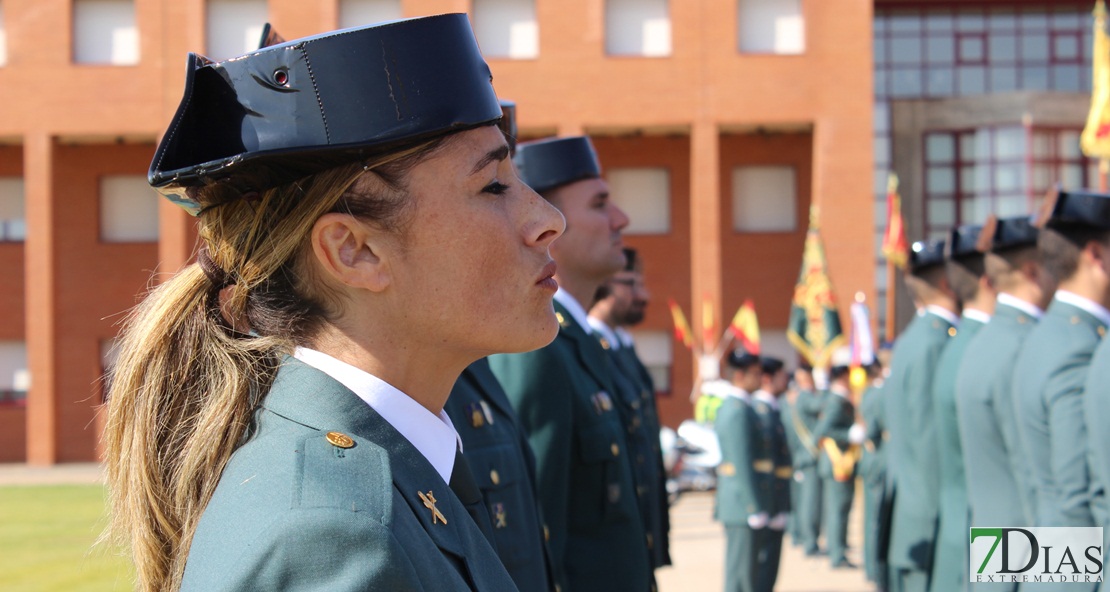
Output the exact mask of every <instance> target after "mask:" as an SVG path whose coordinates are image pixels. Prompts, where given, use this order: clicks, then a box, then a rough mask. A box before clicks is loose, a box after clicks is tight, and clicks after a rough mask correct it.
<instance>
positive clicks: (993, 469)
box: [956, 216, 1055, 592]
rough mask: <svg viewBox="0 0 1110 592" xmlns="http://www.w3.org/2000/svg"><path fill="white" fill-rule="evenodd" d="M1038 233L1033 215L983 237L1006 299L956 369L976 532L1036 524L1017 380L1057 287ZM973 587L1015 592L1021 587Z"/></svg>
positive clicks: (989, 268)
mask: <svg viewBox="0 0 1110 592" xmlns="http://www.w3.org/2000/svg"><path fill="white" fill-rule="evenodd" d="M1037 234H1038V231H1037V228H1036V227H1034V226H1033V225H1032V223H1031V221H1030V219H1029V217H1028V216H1019V217H1014V218H1002V219H995V218H994V217H993V216H992V217H991V218H989V219H988V220H987V222H986V224H985V225H984V228H983V231H982V233H981V234H980V237H979V238H980V240H979V248H980V249H981V250H983V251H986V254H985V255H984V268H985V270H986V273H987V276H988V277H989V278H990V282H991V284H992V285H993V286H994V289H995V290H996V291H997V293H998V297H997V299H996V302H995V307H994V312H993V315H992V316H991V319H990V321H989V322H988V323H987V324H986V325H985V326H984V327H983V328H982V329H981V330H980V331H979V332H978V333H977V334H976V335H975V337H974V338H973V339H972V340H971V342H970V343H968V345H967V351H966V352H965V354H964V359H963V362H961V363H960V366H959V368H958V370H957V371H956V413H957V417H958V420H959V429H960V442H961V444H962V451H963V458H964V466H965V471H966V477H967V493H968V502H969V505H970V510H971V525H972V526H1032V525H1034V522H1033V517H1032V514H1031V512H1030V511H1029V509H1030V508H1029V506H1027V504H1028V503H1029V500H1028V498H1029V494H1028V493H1027V487H1026V486H1025V485H1026V484H1027V482H1028V478H1027V475H1028V471H1029V465H1028V461H1027V459H1025V456H1024V454H1025V453H1024V452H1023V451H1022V450H1021V443H1020V442H1019V441H1018V439H1017V419H1016V418H1015V417H1014V399H1013V376H1014V364H1015V361H1016V358H1017V354H1018V350H1019V348H1020V347H1021V345H1022V343H1023V342H1024V341H1025V340H1026V337H1027V336H1028V334H1029V331H1030V330H1032V329H1033V327H1034V326H1036V324H1037V322H1038V321H1039V320H1040V318H1041V317H1042V316H1043V315H1044V307H1045V306H1046V305H1047V304H1048V300H1049V299H1050V298H1051V297H1052V291H1053V290H1054V289H1055V288H1054V282H1053V281H1052V279H1051V277H1050V276H1049V275H1048V274H1047V273H1045V271H1044V269H1043V268H1042V267H1041V263H1040V254H1039V253H1038V252H1037ZM965 532H966V531H965ZM966 541H967V539H966V538H964V539H963V542H964V544H965V545H966V544H967V543H966ZM971 588H972V589H976V590H978V589H987V588H989V589H990V590H1001V591H1003V592H1010V591H1012V590H1014V589H1016V588H1017V584H1016V583H989V584H987V583H984V584H974V585H972V586H971Z"/></svg>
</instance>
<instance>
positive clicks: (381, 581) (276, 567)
mask: <svg viewBox="0 0 1110 592" xmlns="http://www.w3.org/2000/svg"><path fill="white" fill-rule="evenodd" d="M340 436H342V437H340ZM244 438H245V442H244V443H243V445H242V446H240V447H239V448H238V449H237V450H236V451H235V453H234V454H232V456H231V460H230V461H229V462H228V464H227V467H225V469H224V472H223V475H222V476H221V477H220V483H219V485H218V486H217V487H216V491H215V493H214V494H213V495H212V499H211V501H209V503H208V506H207V507H206V508H205V511H204V515H203V516H201V519H200V522H199V524H198V525H197V530H196V534H195V535H194V537H193V541H192V546H191V547H190V550H189V557H188V560H187V563H186V566H185V576H184V580H183V582H182V586H181V589H182V590H183V591H190V592H191V591H196V592H219V591H223V590H227V591H232V590H288V591H309V590H328V591H342V590H350V591H351V592H355V591H365V590H426V591H429V592H431V591H433V590H435V591H440V590H456V591H459V592H464V591H469V590H488V591H490V592H499V591H501V590H515V589H516V586H515V584H514V583H513V580H512V578H510V577H509V574H508V572H506V571H505V568H504V566H502V564H501V560H500V559H499V558H498V557H497V554H496V552H495V551H494V549H493V547H491V546H490V544H489V542H488V541H487V539H486V537H485V535H484V534H483V533H482V532H481V530H479V528H478V526H477V525H476V524H475V522H474V520H473V519H472V518H471V517H470V515H469V514H468V513H467V510H466V508H464V507H463V505H462V503H460V502H459V499H458V498H457V497H456V496H455V495H454V494H453V493H452V491H451V489H450V488H449V487H448V485H447V483H445V482H444V481H443V478H442V477H441V476H440V475H439V473H437V472H436V470H435V469H434V468H433V467H432V465H431V464H430V463H429V462H428V460H427V459H426V458H425V457H424V456H423V455H422V454H421V453H420V452H419V451H418V450H417V449H416V447H415V446H413V445H412V444H411V443H410V442H409V441H408V440H406V439H405V438H404V437H403V436H401V434H400V433H399V432H398V431H397V430H396V429H394V427H393V426H392V425H390V424H389V423H388V422H387V421H385V419H383V418H382V416H380V415H378V413H377V412H376V411H374V410H373V409H372V408H371V407H370V406H369V405H368V404H366V402H364V401H363V400H362V399H360V398H359V397H358V396H357V395H355V394H354V393H352V392H351V391H350V390H348V389H347V388H346V387H344V386H343V385H342V384H340V383H339V382H338V381H336V380H334V379H333V378H331V377H330V376H328V375H327V374H325V373H323V372H321V371H319V370H317V369H315V368H312V367H310V366H309V365H307V364H305V363H303V362H300V361H299V360H295V359H293V358H287V359H286V360H285V361H284V362H283V364H282V367H281V369H280V370H279V371H278V375H277V379H276V380H275V381H274V384H273V386H272V387H271V389H270V392H269V393H268V394H267V395H266V397H265V398H264V399H263V401H262V405H261V407H260V408H259V409H258V411H257V412H256V413H255V414H254V418H253V420H252V421H251V423H250V425H249V426H248V429H247V431H246V433H245V434H244ZM456 468H457V467H456ZM422 496H423V497H422ZM433 498H434V501H433Z"/></svg>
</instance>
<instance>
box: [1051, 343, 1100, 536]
mask: <svg viewBox="0 0 1110 592" xmlns="http://www.w3.org/2000/svg"><path fill="white" fill-rule="evenodd" d="M1089 364H1090V355H1089V354H1088V355H1085V356H1075V357H1073V358H1072V359H1070V360H1068V362H1067V363H1066V364H1065V365H1064V366H1062V367H1061V368H1059V369H1058V370H1056V371H1055V372H1053V374H1052V375H1051V376H1050V377H1049V379H1048V382H1047V383H1046V385H1045V389H1046V392H1045V403H1046V405H1047V407H1048V422H1049V424H1048V435H1049V451H1050V454H1051V456H1050V457H1049V458H1050V459H1051V462H1050V463H1049V466H1050V467H1051V469H1052V481H1053V484H1054V485H1056V488H1057V491H1058V492H1059V504H1060V515H1061V516H1063V517H1064V521H1065V523H1064V524H1062V525H1060V526H1090V525H1092V524H1093V523H1094V522H1093V520H1094V519H1093V518H1092V516H1091V499H1090V484H1091V480H1090V474H1089V471H1088V469H1087V420H1086V418H1085V417H1084V416H1083V385H1084V381H1085V380H1086V378H1087V370H1088V369H1089V368H1090V366H1089ZM1054 526H1055V525H1054Z"/></svg>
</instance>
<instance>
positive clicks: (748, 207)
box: [732, 166, 798, 232]
mask: <svg viewBox="0 0 1110 592" xmlns="http://www.w3.org/2000/svg"><path fill="white" fill-rule="evenodd" d="M794 177H795V174H794V167H789V166H744V167H736V168H734V169H732V229H733V230H735V231H736V232H791V231H793V230H795V229H796V228H797V226H798V216H797V210H798V194H797V193H798V192H797V189H796V184H795V180H794Z"/></svg>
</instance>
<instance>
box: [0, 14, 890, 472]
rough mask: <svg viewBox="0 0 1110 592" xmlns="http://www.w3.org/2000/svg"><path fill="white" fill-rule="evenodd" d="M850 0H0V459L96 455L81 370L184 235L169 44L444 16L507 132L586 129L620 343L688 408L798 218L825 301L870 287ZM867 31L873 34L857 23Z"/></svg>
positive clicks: (868, 147) (867, 133) (788, 248)
mask: <svg viewBox="0 0 1110 592" xmlns="http://www.w3.org/2000/svg"><path fill="white" fill-rule="evenodd" d="M875 10H876V7H875V5H874V4H873V2H872V0H837V1H836V2H829V1H817V0H689V1H676V0H268V1H267V0H174V1H169V0H0V105H3V106H4V107H3V108H2V109H0V274H2V277H3V278H4V279H5V281H3V282H0V461H4V462H23V461H26V462H29V463H32V464H37V465H45V464H53V463H58V462H73V461H89V460H95V459H96V458H98V455H99V444H98V442H99V435H100V431H101V419H100V417H99V415H98V411H97V409H98V406H99V405H100V404H101V403H102V402H103V388H102V387H103V385H102V381H103V375H104V369H105V367H106V366H108V365H109V364H110V363H111V357H112V342H113V339H114V337H115V335H116V334H117V332H118V330H119V326H120V323H121V322H122V321H123V320H124V319H125V318H126V313H127V310H128V309H129V308H130V307H132V306H133V305H134V304H135V303H136V302H137V301H138V299H140V298H141V297H142V295H143V294H144V293H145V291H146V290H147V289H148V288H149V287H150V286H151V285H153V284H155V283H156V282H158V281H159V278H160V277H165V276H166V274H171V273H173V272H174V271H176V270H178V269H180V268H181V267H182V266H183V265H185V264H187V263H188V262H189V260H190V257H191V254H192V253H193V249H194V243H195V236H196V232H195V228H194V224H193V220H192V219H191V218H189V217H188V216H185V215H184V214H183V213H182V212H181V211H179V210H178V209H177V208H175V207H174V206H172V205H170V204H168V203H163V202H162V201H161V200H159V199H158V198H157V197H156V196H155V194H154V193H153V192H152V191H151V190H150V189H149V188H148V187H146V186H145V174H146V170H147V167H148V165H149V161H150V158H151V156H152V155H153V151H154V146H155V143H156V141H157V139H158V134H159V133H161V131H162V130H163V129H164V127H165V125H166V123H167V122H168V121H169V119H170V118H171V116H172V114H173V112H174V110H175V108H176V106H177V103H178V100H179V99H180V96H181V92H182V85H183V81H184V77H183V76H182V74H183V69H184V66H185V55H186V53H187V52H189V51H194V52H198V53H201V54H203V55H206V56H209V57H212V58H215V59H219V58H226V57H230V56H233V55H237V54H239V53H242V52H245V51H247V50H249V49H250V48H251V47H252V45H253V44H257V40H258V37H259V34H260V32H261V25H262V23H263V22H265V21H269V22H271V23H273V24H274V26H275V28H276V29H277V30H278V31H279V32H280V33H281V34H282V35H283V36H284V37H285V38H287V39H292V38H296V37H301V36H305V35H311V34H315V33H319V32H323V31H327V30H331V29H334V28H337V27H341V26H354V25H358V24H364V23H368V22H375V21H378V20H383V19H388V18H397V17H402V16H419V15H426V14H436V13H442V12H468V13H469V14H470V17H471V21H472V23H473V24H474V27H475V31H476V34H477V36H478V38H479V43H480V44H481V46H482V48H483V52H484V53H485V54H486V55H487V58H488V61H489V63H490V66H491V68H492V70H493V75H494V85H495V87H496V88H497V91H498V94H499V95H501V96H503V97H505V98H509V99H512V100H514V101H516V102H517V105H518V112H519V122H520V129H521V136H522V137H523V138H538V137H543V136H546V135H550V134H556V133H557V134H581V133H586V134H590V135H591V136H592V137H593V138H594V142H595V145H596V147H597V149H598V152H599V154H600V157H601V160H602V163H603V166H604V168H605V174H606V177H607V179H608V180H609V182H610V184H611V185H612V189H613V195H614V199H615V200H616V201H617V202H618V203H619V204H620V205H621V206H622V207H624V208H625V209H626V210H628V212H629V214H630V216H631V218H632V225H631V226H630V228H629V229H628V230H627V233H626V235H627V239H626V242H628V243H629V244H630V245H632V246H634V247H637V248H638V249H639V250H640V251H641V253H642V255H643V257H644V260H645V265H646V273H647V281H648V284H649V289H650V290H651V291H652V294H653V304H652V306H651V307H650V310H649V314H648V317H647V319H646V320H645V322H644V324H643V327H642V328H641V329H640V330H639V331H638V332H637V339H638V347H639V348H640V349H641V354H642V356H643V357H644V358H645V360H646V361H647V363H648V364H649V366H651V368H652V371H653V372H654V373H655V375H656V378H657V382H658V385H659V387H660V391H661V393H660V399H659V401H660V407H661V412H662V414H663V417H664V420H665V422H666V423H667V424H669V425H672V426H673V425H676V424H677V423H678V422H679V421H681V420H682V419H684V418H686V417H689V416H691V415H692V412H691V403H690V400H689V394H690V389H691V387H692V385H693V383H694V374H695V370H694V368H695V360H694V356H693V354H692V353H691V352H689V351H688V350H686V349H685V348H683V347H682V345H681V344H676V343H674V342H673V340H672V338H671V320H670V316H669V314H668V312H667V306H666V302H667V300H668V299H674V300H675V301H676V302H678V303H679V304H680V305H681V306H682V308H683V309H684V310H685V311H686V312H687V315H688V316H689V317H690V319H691V321H692V323H693V325H694V329H695V333H696V334H697V335H701V334H702V333H701V327H700V325H701V323H702V320H703V318H704V317H703V313H702V311H703V307H704V306H705V304H704V303H708V309H709V310H710V311H711V312H712V317H713V319H714V324H715V325H716V326H717V327H718V334H719V332H720V329H719V328H720V327H723V326H726V325H727V323H728V320H729V318H730V317H731V315H732V314H733V312H735V311H736V309H737V308H738V307H739V306H740V304H741V302H743V301H744V300H745V299H752V300H753V301H754V303H755V306H756V310H757V311H758V313H759V317H760V323H761V328H762V330H763V335H764V342H765V349H767V350H768V351H770V352H773V353H776V354H778V355H782V356H785V357H787V358H788V359H789V360H791V361H793V360H794V357H793V355H792V354H791V353H790V349H789V346H788V345H787V342H786V339H785V337H784V331H785V327H786V323H787V317H788V315H789V306H790V299H791V296H792V293H793V285H794V282H795V279H796V277H797V274H798V270H799V266H800V261H801V254H802V245H803V240H804V235H805V231H806V228H807V223H808V218H809V210H810V206H811V205H817V206H819V207H820V221H821V228H822V233H823V237H824V241H825V247H826V250H827V254H828V258H829V267H830V272H831V275H832V279H833V283H834V286H835V289H836V291H837V292H836V294H837V297H838V298H839V301H840V302H841V303H842V305H843V306H846V303H848V302H850V300H851V297H852V295H853V294H855V293H856V292H858V291H862V292H864V293H865V294H867V295H868V297H869V298H871V299H873V296H874V293H875V285H876V282H875V265H874V264H873V263H874V260H875V256H874V253H875V252H876V249H875V244H874V240H873V237H874V232H873V230H874V229H875V227H876V221H875V216H874V212H875V204H876V201H875V200H876V197H875V194H874V192H873V190H872V179H873V176H874V175H873V173H874V161H875V157H874V155H873V151H872V144H873V142H874V141H875V138H876V136H875V133H874V131H873V122H874V121H877V118H876V117H875V108H874V106H873V97H874V90H873V89H874V87H875V85H874V80H873V76H874V75H875V74H874V72H876V71H873V63H872V41H873V26H872V24H873V18H874V12H875ZM876 35H877V33H876Z"/></svg>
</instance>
